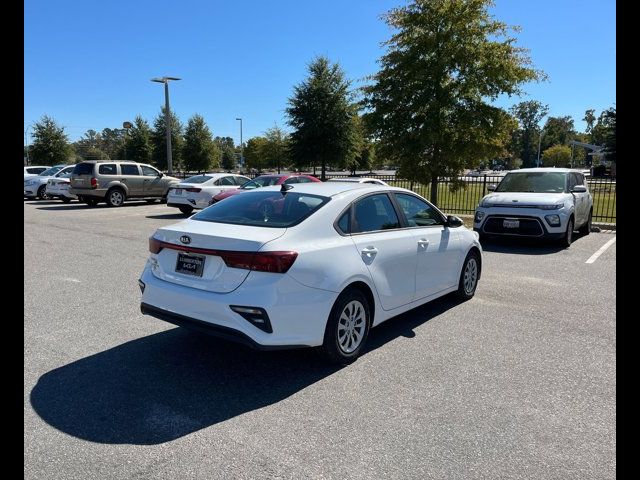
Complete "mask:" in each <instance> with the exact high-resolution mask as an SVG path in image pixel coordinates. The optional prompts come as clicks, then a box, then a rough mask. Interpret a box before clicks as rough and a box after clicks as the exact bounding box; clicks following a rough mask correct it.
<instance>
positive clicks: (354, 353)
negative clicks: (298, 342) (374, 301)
mask: <svg viewBox="0 0 640 480" xmlns="http://www.w3.org/2000/svg"><path fill="white" fill-rule="evenodd" d="M343 314H345V315H344V317H346V320H345V319H344V318H342V317H343ZM363 317H364V318H363ZM343 320H344V321H343ZM359 320H360V322H361V323H358V321H359ZM362 320H364V321H362ZM371 321H372V319H371V306H370V305H369V300H367V297H366V296H365V295H364V294H363V293H362V292H361V291H360V290H357V289H349V290H345V291H344V292H342V293H341V294H340V295H339V296H338V298H337V300H336V302H335V303H334V304H333V308H332V309H331V313H330V314H329V318H328V320H327V326H326V328H325V331H324V342H323V344H322V346H321V347H320V353H321V354H322V356H323V357H324V358H325V359H326V360H328V361H329V362H331V363H336V364H338V365H348V364H350V363H352V362H354V361H355V360H356V359H357V358H358V357H359V356H360V354H361V353H362V351H363V349H364V347H365V345H366V343H367V338H368V336H369V330H370V328H371ZM340 332H343V335H342V336H340ZM358 333H360V335H361V336H360V337H358ZM352 335H354V336H355V337H354V336H352ZM356 340H357V341H358V342H359V343H357V345H356V346H355V348H353V350H351V349H350V346H352V345H353V342H354V341H356ZM343 343H344V344H345V345H343Z"/></svg>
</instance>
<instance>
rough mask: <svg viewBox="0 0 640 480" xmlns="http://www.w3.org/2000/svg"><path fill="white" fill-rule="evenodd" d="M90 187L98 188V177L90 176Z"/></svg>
mask: <svg viewBox="0 0 640 480" xmlns="http://www.w3.org/2000/svg"><path fill="white" fill-rule="evenodd" d="M91 188H98V179H97V178H95V177H91Z"/></svg>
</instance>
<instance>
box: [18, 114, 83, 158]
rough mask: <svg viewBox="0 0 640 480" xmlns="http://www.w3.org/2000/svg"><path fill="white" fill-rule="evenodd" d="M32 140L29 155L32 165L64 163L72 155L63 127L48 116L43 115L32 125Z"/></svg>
mask: <svg viewBox="0 0 640 480" xmlns="http://www.w3.org/2000/svg"><path fill="white" fill-rule="evenodd" d="M32 138H33V142H32V144H31V146H30V148H29V154H30V160H31V163H32V164H34V165H56V164H59V163H66V162H68V161H69V159H70V157H72V155H73V149H72V147H71V145H70V144H69V138H68V136H67V134H66V133H64V127H61V126H59V125H58V124H57V123H56V121H55V120H54V119H53V118H51V117H49V116H48V115H43V117H42V118H41V119H40V121H38V122H36V123H35V124H34V125H33V133H32Z"/></svg>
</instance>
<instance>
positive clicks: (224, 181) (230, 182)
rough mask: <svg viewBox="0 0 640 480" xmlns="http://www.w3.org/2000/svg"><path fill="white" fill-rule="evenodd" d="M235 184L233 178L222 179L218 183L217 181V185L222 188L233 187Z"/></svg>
mask: <svg viewBox="0 0 640 480" xmlns="http://www.w3.org/2000/svg"><path fill="white" fill-rule="evenodd" d="M235 184H236V182H234V181H233V177H222V178H221V179H220V180H219V181H218V185H223V186H235Z"/></svg>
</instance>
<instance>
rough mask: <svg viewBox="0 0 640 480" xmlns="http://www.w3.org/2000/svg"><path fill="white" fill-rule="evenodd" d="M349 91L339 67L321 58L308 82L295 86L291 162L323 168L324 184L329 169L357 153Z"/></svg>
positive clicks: (290, 107)
mask: <svg viewBox="0 0 640 480" xmlns="http://www.w3.org/2000/svg"><path fill="white" fill-rule="evenodd" d="M349 87H350V82H349V81H347V80H346V79H345V76H344V72H343V71H342V69H341V68H340V66H339V65H338V64H337V63H335V64H332V63H331V62H330V61H329V59H328V58H326V57H324V56H320V57H317V58H315V59H314V60H313V61H312V62H311V63H310V64H309V67H308V76H307V78H306V79H305V80H303V81H302V82H301V83H300V84H298V85H296V86H294V89H293V96H292V97H290V98H289V101H288V107H287V109H286V113H287V117H288V124H289V125H290V126H291V127H292V128H293V132H292V133H291V136H290V142H289V154H290V156H291V160H292V162H293V163H294V164H295V165H296V166H297V167H298V168H302V167H305V166H308V165H310V164H311V165H313V166H315V165H318V164H320V165H321V167H322V173H321V178H322V180H324V179H325V172H326V168H327V165H344V164H345V163H346V162H347V161H348V160H349V159H350V158H352V157H353V156H355V153H356V141H355V137H354V122H353V117H354V115H355V114H356V108H355V106H354V105H353V104H352V102H351V100H352V95H351V93H350V92H349Z"/></svg>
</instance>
